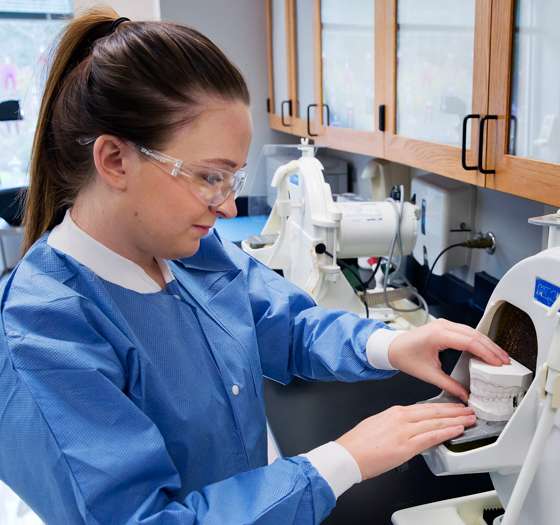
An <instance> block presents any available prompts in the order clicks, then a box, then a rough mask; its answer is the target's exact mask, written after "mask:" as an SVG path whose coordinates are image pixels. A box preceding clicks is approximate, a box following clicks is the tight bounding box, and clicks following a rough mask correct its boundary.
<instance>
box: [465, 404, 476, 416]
mask: <svg viewBox="0 0 560 525" xmlns="http://www.w3.org/2000/svg"><path fill="white" fill-rule="evenodd" d="M463 406H464V405H463ZM464 408H465V412H468V413H469V414H473V413H474V410H473V409H472V408H471V407H464Z"/></svg>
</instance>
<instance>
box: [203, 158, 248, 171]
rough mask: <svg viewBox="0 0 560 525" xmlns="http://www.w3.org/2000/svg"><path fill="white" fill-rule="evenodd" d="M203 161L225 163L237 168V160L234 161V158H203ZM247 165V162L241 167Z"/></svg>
mask: <svg viewBox="0 0 560 525" xmlns="http://www.w3.org/2000/svg"><path fill="white" fill-rule="evenodd" d="M202 162H208V163H210V164H225V165H226V166H229V167H230V168H232V169H235V168H236V167H237V162H234V161H233V160H229V159H222V158H217V159H202ZM245 166H247V163H245V164H244V165H243V166H241V167H242V168H244V167H245Z"/></svg>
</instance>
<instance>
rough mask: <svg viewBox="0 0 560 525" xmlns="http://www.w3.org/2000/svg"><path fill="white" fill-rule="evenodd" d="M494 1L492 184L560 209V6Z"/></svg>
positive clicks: (540, 0) (542, 0) (488, 165)
mask: <svg viewBox="0 0 560 525" xmlns="http://www.w3.org/2000/svg"><path fill="white" fill-rule="evenodd" d="M495 3H496V6H495V7H494V9H493V13H492V24H493V25H492V56H491V69H490V71H491V77H490V105H489V110H488V112H489V114H490V115H491V116H495V117H497V118H496V119H495V120H489V121H488V127H487V128H486V130H485V133H487V135H488V136H487V149H488V151H487V155H486V157H485V160H484V163H483V164H484V165H483V169H485V170H488V171H490V172H492V171H494V172H495V173H489V174H488V175H486V181H487V186H488V187H490V188H494V189H497V190H500V191H504V192H507V193H512V194H515V195H520V196H523V197H525V198H528V199H533V200H537V201H540V202H545V203H547V204H551V205H554V206H560V148H559V147H558V144H559V139H560V95H559V94H560V33H559V31H558V20H560V3H559V2H558V1H557V0H500V1H499V2H495Z"/></svg>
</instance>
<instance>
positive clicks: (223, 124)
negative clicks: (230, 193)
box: [166, 102, 253, 169]
mask: <svg viewBox="0 0 560 525" xmlns="http://www.w3.org/2000/svg"><path fill="white" fill-rule="evenodd" d="M252 134H253V126H252V121H251V113H250V110H249V107H248V106H246V105H245V104H243V103H241V102H235V103H221V104H220V105H216V106H213V107H211V108H209V109H207V110H205V111H204V112H203V113H202V114H201V115H200V117H198V118H197V119H196V121H195V122H194V123H192V124H191V125H190V126H187V127H185V128H184V129H183V130H182V131H181V132H180V133H179V134H178V135H177V137H176V139H175V140H174V142H173V143H172V144H171V145H170V146H169V148H167V149H166V153H168V154H169V155H172V156H175V157H178V158H181V159H183V160H184V161H185V162H190V163H193V164H197V163H200V162H201V161H205V163H207V161H211V164H213V165H216V166H217V167H223V168H224V169H235V168H237V169H239V168H240V167H241V166H243V165H244V164H245V161H246V159H247V155H248V153H249V146H250V145H251V139H252Z"/></svg>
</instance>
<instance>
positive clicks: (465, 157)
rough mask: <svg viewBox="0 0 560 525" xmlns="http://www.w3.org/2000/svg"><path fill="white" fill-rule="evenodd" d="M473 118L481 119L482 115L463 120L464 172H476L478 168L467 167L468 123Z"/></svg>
mask: <svg viewBox="0 0 560 525" xmlns="http://www.w3.org/2000/svg"><path fill="white" fill-rule="evenodd" d="M471 118H480V115H467V116H466V117H465V118H464V119H463V146H462V149H461V163H462V164H463V169H464V170H467V171H468V170H475V169H477V167H478V166H467V122H468V121H469V119H471Z"/></svg>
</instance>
